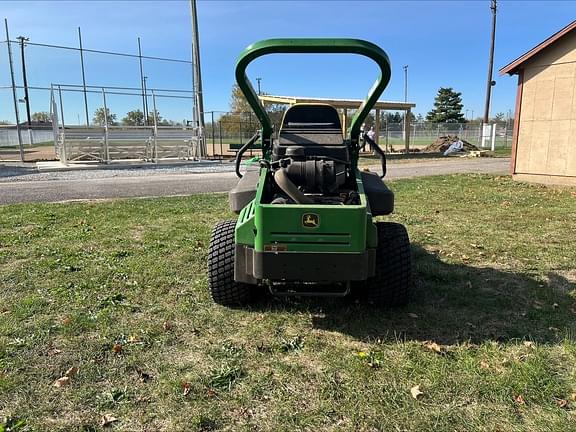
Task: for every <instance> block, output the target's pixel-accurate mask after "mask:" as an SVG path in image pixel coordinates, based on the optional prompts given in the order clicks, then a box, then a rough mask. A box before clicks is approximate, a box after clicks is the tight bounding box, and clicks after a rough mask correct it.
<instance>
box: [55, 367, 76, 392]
mask: <svg viewBox="0 0 576 432" xmlns="http://www.w3.org/2000/svg"><path fill="white" fill-rule="evenodd" d="M77 373H78V367H77V366H72V367H71V368H69V369H68V370H67V371H66V372H64V375H62V376H61V377H60V378H58V379H57V380H56V381H54V384H52V385H53V386H54V387H65V386H67V385H70V382H71V380H72V378H74V377H75V376H76V374H77Z"/></svg>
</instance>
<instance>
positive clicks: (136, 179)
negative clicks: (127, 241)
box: [0, 158, 510, 204]
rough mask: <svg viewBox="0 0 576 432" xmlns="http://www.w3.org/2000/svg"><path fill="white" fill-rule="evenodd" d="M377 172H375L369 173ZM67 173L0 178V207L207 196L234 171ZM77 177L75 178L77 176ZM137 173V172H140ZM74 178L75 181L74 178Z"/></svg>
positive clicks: (490, 162) (490, 163) (443, 169)
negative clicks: (130, 198)
mask: <svg viewBox="0 0 576 432" xmlns="http://www.w3.org/2000/svg"><path fill="white" fill-rule="evenodd" d="M509 164H510V160H509V159H508V158H495V159H491V158H479V159H455V158H452V159H447V160H432V161H417V162H404V163H389V164H388V175H387V178H389V179H396V178H408V177H418V176H429V175H437V174H456V173H493V174H495V173H502V174H504V173H506V172H507V171H508V166H509ZM373 170H374V171H379V169H378V167H374V168H373ZM74 173H75V174H72V175H71V174H70V173H67V176H66V179H58V177H55V178H52V179H42V180H36V179H35V176H34V175H28V176H27V177H26V180H23V181H14V178H13V177H12V178H8V177H5V178H2V177H0V204H11V203H18V202H59V201H69V200H90V199H109V198H128V197H155V196H175V195H192V194H197V193H206V192H225V191H229V190H230V189H231V188H232V187H233V186H234V185H235V184H236V181H237V178H236V176H235V174H234V173H233V172H230V171H227V172H203V173H193V172H187V173H185V174H182V173H178V172H170V173H165V172H162V171H161V170H149V173H148V172H146V175H138V176H134V175H128V174H126V175H125V176H123V175H122V174H117V171H116V173H115V174H114V176H111V174H110V173H107V172H106V171H105V170H103V171H100V172H99V173H98V175H97V176H95V175H94V172H92V173H91V174H90V175H89V176H86V173H82V172H79V171H78V172H74ZM76 173H78V174H76ZM141 173H142V171H141ZM75 175H77V176H78V178H75V177H74V176H75Z"/></svg>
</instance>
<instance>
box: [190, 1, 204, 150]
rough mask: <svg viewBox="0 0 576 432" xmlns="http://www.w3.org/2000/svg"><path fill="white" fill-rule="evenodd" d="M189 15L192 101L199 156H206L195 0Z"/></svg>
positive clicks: (192, 2)
mask: <svg viewBox="0 0 576 432" xmlns="http://www.w3.org/2000/svg"><path fill="white" fill-rule="evenodd" d="M190 15H191V19H192V62H193V68H194V87H195V88H194V100H195V102H196V110H195V111H196V119H197V121H198V132H199V133H198V135H199V137H200V156H206V153H207V151H206V147H205V145H204V97H203V94H202V73H201V70H200V37H199V36H198V15H197V13H196V0H190Z"/></svg>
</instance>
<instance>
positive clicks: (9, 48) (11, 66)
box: [4, 18, 24, 162]
mask: <svg viewBox="0 0 576 432" xmlns="http://www.w3.org/2000/svg"><path fill="white" fill-rule="evenodd" d="M4 26H5V27H6V45H7V46H8V63H10V78H11V82H12V98H13V100H14V116H15V117H16V133H17V135H18V149H19V151H20V160H21V161H22V162H24V147H23V146H22V132H21V131H20V114H19V112H18V96H17V95H16V80H15V79H14V62H13V61H12V47H11V45H10V34H9V33H8V19H7V18H4Z"/></svg>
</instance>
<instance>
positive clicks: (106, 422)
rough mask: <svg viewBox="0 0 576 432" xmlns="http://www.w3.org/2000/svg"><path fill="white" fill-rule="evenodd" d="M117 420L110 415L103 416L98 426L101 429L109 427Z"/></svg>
mask: <svg viewBox="0 0 576 432" xmlns="http://www.w3.org/2000/svg"><path fill="white" fill-rule="evenodd" d="M117 421H118V419H117V418H116V417H114V416H113V415H112V414H104V415H103V416H102V418H101V419H100V425H101V426H103V427H106V426H110V425H111V424H112V423H114V422H117Z"/></svg>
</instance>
